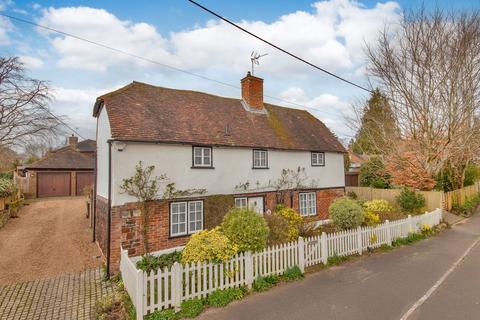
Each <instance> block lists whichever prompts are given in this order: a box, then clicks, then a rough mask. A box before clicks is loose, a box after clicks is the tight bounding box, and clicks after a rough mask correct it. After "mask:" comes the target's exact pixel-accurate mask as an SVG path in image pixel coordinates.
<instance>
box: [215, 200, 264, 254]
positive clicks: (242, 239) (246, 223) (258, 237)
mask: <svg viewBox="0 0 480 320" xmlns="http://www.w3.org/2000/svg"><path fill="white" fill-rule="evenodd" d="M221 228H222V232H223V234H224V235H225V236H226V237H227V238H228V239H230V241H231V242H233V243H234V244H236V245H237V246H238V250H239V251H241V252H243V251H253V252H255V251H261V250H263V249H264V248H265V246H266V244H267V237H268V232H269V229H268V226H267V223H266V222H265V219H264V218H263V216H261V215H259V214H258V213H256V212H254V211H251V210H246V209H239V208H235V209H232V210H230V211H229V212H228V213H227V214H226V215H225V217H224V218H223V222H222V225H221Z"/></svg>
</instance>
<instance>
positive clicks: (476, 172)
mask: <svg viewBox="0 0 480 320" xmlns="http://www.w3.org/2000/svg"><path fill="white" fill-rule="evenodd" d="M479 178H480V166H478V164H476V163H471V164H469V165H468V166H467V167H466V168H465V178H464V179H463V186H464V187H467V186H471V185H473V184H474V183H475V181H477V180H478V179H479Z"/></svg>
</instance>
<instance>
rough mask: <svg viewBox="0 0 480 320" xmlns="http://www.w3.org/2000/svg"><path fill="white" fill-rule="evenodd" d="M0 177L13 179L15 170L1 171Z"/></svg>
mask: <svg viewBox="0 0 480 320" xmlns="http://www.w3.org/2000/svg"><path fill="white" fill-rule="evenodd" d="M0 179H7V180H13V171H9V172H0Z"/></svg>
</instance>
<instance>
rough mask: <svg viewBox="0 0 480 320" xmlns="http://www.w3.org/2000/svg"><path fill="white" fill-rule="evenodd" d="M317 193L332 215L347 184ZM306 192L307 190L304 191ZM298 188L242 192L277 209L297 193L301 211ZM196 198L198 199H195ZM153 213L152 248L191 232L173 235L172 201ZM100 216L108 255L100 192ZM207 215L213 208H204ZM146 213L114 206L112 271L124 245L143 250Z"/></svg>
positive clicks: (321, 212) (100, 239)
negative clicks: (170, 232) (170, 207)
mask: <svg viewBox="0 0 480 320" xmlns="http://www.w3.org/2000/svg"><path fill="white" fill-rule="evenodd" d="M312 191H315V192H316V194H317V218H318V219H327V218H328V207H329V206H330V203H331V202H332V201H333V200H334V199H335V198H336V197H338V196H341V195H343V194H344V190H343V188H339V189H326V190H312ZM302 192H305V191H302ZM298 193H299V192H298V191H292V192H290V191H282V192H281V193H280V194H277V192H263V193H250V194H242V195H241V196H263V197H264V206H265V211H267V210H273V209H274V208H275V206H276V205H277V203H278V202H277V200H278V201H279V202H282V203H284V204H285V205H287V206H291V199H292V197H293V207H294V209H295V210H297V211H298ZM191 200H194V199H191ZM149 208H150V215H149V222H148V246H149V250H150V251H158V250H163V249H168V248H173V247H177V246H181V245H184V244H185V243H186V242H187V241H188V239H189V236H182V237H174V238H171V237H170V236H169V230H170V225H169V220H170V217H169V201H166V200H159V201H153V202H151V203H150V204H149ZM96 214H97V218H96V221H97V223H96V227H95V233H96V237H97V243H98V245H99V247H100V249H101V250H102V251H103V253H104V255H106V248H107V247H106V245H107V244H106V230H107V215H108V211H107V201H106V199H104V198H102V197H100V196H97V213H96ZM204 214H205V216H207V215H208V214H209V212H204ZM142 223H143V222H142V217H141V216H140V215H139V212H138V210H137V209H136V204H135V203H128V204H125V205H122V206H116V207H113V208H112V224H111V232H112V234H111V247H110V248H111V252H110V254H111V268H112V272H116V271H118V266H119V261H120V245H121V246H122V247H123V248H124V249H126V250H128V253H129V255H130V256H139V255H142V254H143V240H142V231H141V226H142Z"/></svg>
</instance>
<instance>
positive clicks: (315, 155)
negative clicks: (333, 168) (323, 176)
mask: <svg viewBox="0 0 480 320" xmlns="http://www.w3.org/2000/svg"><path fill="white" fill-rule="evenodd" d="M324 165H325V153H324V152H312V166H314V167H315V166H324Z"/></svg>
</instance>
